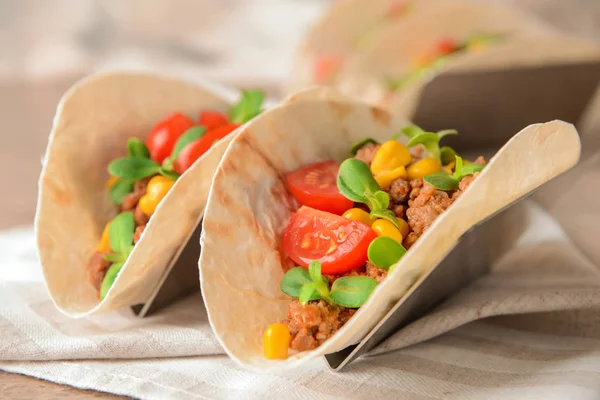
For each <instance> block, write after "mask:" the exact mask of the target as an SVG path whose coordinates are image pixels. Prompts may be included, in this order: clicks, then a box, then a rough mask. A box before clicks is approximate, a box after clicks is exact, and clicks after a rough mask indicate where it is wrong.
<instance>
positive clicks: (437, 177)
mask: <svg viewBox="0 0 600 400" xmlns="http://www.w3.org/2000/svg"><path fill="white" fill-rule="evenodd" d="M455 159H456V166H455V167H454V173H453V174H452V175H450V174H448V173H446V172H436V173H434V174H431V175H427V176H426V177H424V178H423V180H424V181H425V182H427V183H429V184H430V185H431V186H433V187H434V188H436V189H440V190H445V191H449V190H453V189H454V188H456V187H457V186H458V184H459V183H460V181H461V179H462V178H464V177H465V176H469V175H473V174H474V173H476V172H479V171H481V170H482V169H483V168H484V166H483V165H479V164H475V163H472V162H466V163H463V159H462V158H461V157H460V156H458V155H457V156H455Z"/></svg>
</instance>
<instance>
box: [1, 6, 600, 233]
mask: <svg viewBox="0 0 600 400" xmlns="http://www.w3.org/2000/svg"><path fill="white" fill-rule="evenodd" d="M480 1H482V2H483V1H487V2H500V3H510V4H514V5H517V6H519V7H522V8H524V9H526V10H528V11H530V12H532V13H534V14H537V15H539V16H540V17H542V18H543V19H545V20H547V21H549V22H550V23H552V24H553V25H555V26H556V27H558V28H561V29H563V30H565V31H568V32H571V33H574V34H576V35H579V36H582V37H586V38H588V39H592V40H596V41H599V42H600V0H569V1H565V0H480ZM330 2H331V1H330V0H170V1H149V0H129V1H123V0H0V127H1V128H2V132H1V134H0V151H1V152H2V153H1V157H0V160H1V161H0V163H1V164H0V181H2V182H3V183H4V190H3V196H0V210H2V211H1V213H0V228H8V227H13V226H17V225H23V224H30V223H31V221H32V219H33V215H34V212H35V201H36V199H35V196H36V190H37V189H36V184H37V182H36V180H37V177H38V174H39V171H40V168H41V164H40V159H41V156H42V154H43V151H44V147H45V145H46V139H47V135H48V132H49V130H50V127H51V123H52V117H53V115H54V111H55V108H56V104H57V102H58V100H59V99H60V97H61V95H62V93H63V92H64V91H65V90H66V89H67V88H68V87H69V86H70V85H71V84H72V83H73V82H75V81H76V80H78V79H80V78H81V77H83V76H85V75H87V74H89V73H92V72H97V71H102V70H108V69H128V70H132V69H138V70H153V71H159V72H162V73H166V74H171V75H179V76H182V77H185V78H187V79H194V78H195V77H202V78H209V79H214V80H216V81H218V82H220V83H222V84H225V85H230V86H233V87H244V86H245V87H248V86H252V87H261V88H263V89H265V90H266V91H267V92H268V93H269V95H270V96H271V97H272V98H274V99H276V98H277V97H278V96H279V95H280V92H279V87H280V85H281V83H282V81H283V80H284V79H286V77H287V76H288V71H289V70H290V65H291V62H292V60H291V55H292V53H293V50H294V45H295V44H296V43H297V42H298V40H299V39H300V38H301V36H302V34H303V33H304V32H305V31H306V29H307V27H308V26H309V24H310V23H311V22H312V21H314V19H315V18H317V17H318V16H319V15H320V13H321V12H322V11H323V10H324V9H325V8H326V7H327V6H328V4H329V3H330Z"/></svg>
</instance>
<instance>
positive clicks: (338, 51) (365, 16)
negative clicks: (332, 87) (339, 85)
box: [288, 0, 449, 92]
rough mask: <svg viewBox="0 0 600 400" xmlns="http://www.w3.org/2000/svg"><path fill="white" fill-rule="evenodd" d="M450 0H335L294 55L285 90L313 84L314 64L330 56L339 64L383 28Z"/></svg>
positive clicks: (366, 45)
mask: <svg viewBox="0 0 600 400" xmlns="http://www.w3.org/2000/svg"><path fill="white" fill-rule="evenodd" d="M444 1H449V0H336V1H334V2H332V4H331V6H329V7H328V8H327V9H326V10H325V12H324V13H323V14H322V16H321V17H320V18H319V19H318V20H317V21H316V22H315V23H314V25H313V26H312V27H311V29H310V30H309V32H308V33H307V35H306V36H305V37H304V38H303V39H302V42H301V43H300V44H299V45H298V47H297V49H296V52H295V54H294V61H295V62H294V63H293V66H292V79H291V81H290V82H289V83H288V90H289V91H290V92H296V91H297V90H300V89H304V88H306V87H308V86H311V85H313V84H315V83H320V84H330V83H333V81H334V80H335V75H334V76H332V78H333V79H332V80H331V81H329V82H315V79H314V68H315V65H316V63H317V62H318V61H319V60H320V59H322V58H327V57H332V58H334V59H336V60H338V62H339V63H340V65H339V66H340V67H341V64H343V63H344V62H345V60H347V59H348V58H349V57H351V56H352V55H353V54H355V53H356V52H357V51H360V50H362V49H363V48H365V47H368V46H369V45H370V44H371V43H372V42H376V41H377V39H378V37H379V34H380V33H381V32H382V31H385V29H384V28H385V27H387V26H388V25H390V24H394V23H396V22H397V21H401V20H403V19H404V18H408V17H410V16H412V15H414V14H417V13H419V12H420V11H421V10H422V9H427V8H428V7H432V6H434V5H435V4H438V3H443V2H444Z"/></svg>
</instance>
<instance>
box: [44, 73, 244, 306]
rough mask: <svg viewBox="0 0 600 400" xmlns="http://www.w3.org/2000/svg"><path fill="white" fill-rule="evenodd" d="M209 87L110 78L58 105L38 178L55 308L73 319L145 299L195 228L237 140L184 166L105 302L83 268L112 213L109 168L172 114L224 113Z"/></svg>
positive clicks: (86, 85)
mask: <svg viewBox="0 0 600 400" xmlns="http://www.w3.org/2000/svg"><path fill="white" fill-rule="evenodd" d="M215 92H216V90H215V89H211V90H209V89H207V86H206V85H202V86H199V85H195V84H191V83H186V82H182V81H179V80H175V79H169V78H165V77H160V76H155V75H146V74H135V73H109V74H103V75H97V76H93V77H91V78H88V79H85V80H83V81H81V82H79V83H77V84H76V85H75V86H73V87H72V88H71V89H70V90H69V91H68V92H67V93H66V94H65V95H64V97H63V98H62V100H61V101H60V103H59V106H58V110H57V114H56V117H55V118H54V125H53V127H52V131H51V133H50V138H49V143H48V148H47V150H46V155H45V157H44V165H43V169H42V173H41V176H40V181H39V198H38V206H37V213H36V219H35V230H36V235H37V244H38V250H39V256H40V260H41V264H42V269H43V273H44V278H45V281H46V285H47V287H48V291H49V292H50V296H51V297H52V300H53V301H54V304H55V305H56V306H57V307H58V308H59V309H60V310H61V311H62V312H64V313H65V314H67V315H69V316H71V317H83V316H85V315H89V314H93V313H97V312H101V311H109V310H114V309H118V308H122V307H126V306H130V305H134V304H140V303H144V302H145V301H146V300H147V299H148V298H149V296H150V294H151V293H152V292H153V291H154V290H155V289H156V286H157V284H158V282H159V281H160V279H161V277H162V276H163V274H164V273H165V270H166V268H167V266H168V265H169V263H170V262H171V260H172V259H173V258H174V257H176V255H177V254H178V253H179V251H180V250H181V249H182V247H183V245H184V244H185V242H186V241H187V238H188V237H189V236H190V235H191V234H192V233H193V231H194V228H195V227H196V225H197V224H198V222H199V220H200V218H201V216H202V213H203V211H204V206H205V204H206V199H207V196H208V189H209V186H210V183H211V178H212V175H213V173H214V171H215V168H216V167H217V165H218V162H219V160H220V158H221V156H222V154H223V152H224V151H225V149H226V147H227V144H228V142H229V141H230V140H231V137H233V135H234V134H231V135H229V136H228V137H227V138H225V139H223V140H221V141H220V142H219V143H218V144H217V145H215V146H214V147H213V149H211V150H210V151H209V152H207V153H206V154H205V155H204V156H202V157H201V158H200V159H199V160H198V161H197V162H196V163H195V164H194V166H193V167H191V168H190V169H188V170H187V171H186V172H185V173H184V174H183V175H182V176H181V177H180V178H179V179H178V180H177V181H176V182H175V185H174V186H173V187H172V188H171V190H170V191H169V193H168V194H167V195H166V196H165V197H164V199H163V200H162V201H161V203H160V205H159V206H158V208H157V209H156V211H155V213H154V214H153V215H152V218H151V219H150V222H149V223H148V225H147V228H146V229H145V230H144V233H143V234H142V236H141V238H140V240H139V241H138V242H137V244H136V245H135V246H134V249H133V251H132V253H131V254H130V256H129V257H128V259H127V262H126V263H125V265H124V267H123V268H122V269H121V272H120V273H119V276H118V278H117V279H116V280H115V282H114V284H113V285H112V287H111V289H110V291H109V292H108V294H107V295H106V297H105V298H104V300H102V301H99V300H98V292H97V290H96V289H95V288H94V287H93V286H92V284H91V283H90V282H89V271H88V269H87V268H86V264H87V263H88V260H89V258H90V256H91V255H92V254H93V253H94V251H95V249H96V246H97V245H98V243H99V241H100V236H101V234H102V231H103V228H104V226H105V224H106V222H107V221H109V220H110V219H112V218H113V217H114V216H115V215H116V214H117V213H118V210H117V207H116V206H115V205H114V204H112V203H111V202H110V199H109V190H108V189H107V188H106V181H107V179H108V178H109V175H108V172H107V166H108V164H109V162H110V161H111V160H113V159H115V158H117V157H120V156H123V155H125V153H126V148H127V147H126V146H127V139H128V138H130V137H137V138H139V139H141V140H145V138H146V136H147V135H148V133H149V132H150V130H151V129H152V127H153V126H154V125H155V124H156V123H157V121H159V120H160V119H161V118H164V117H166V116H167V115H169V114H171V113H173V112H182V113H184V114H188V115H190V116H197V115H198V113H199V112H200V111H201V110H202V109H207V108H208V109H215V110H221V111H226V110H227V109H228V107H229V106H230V104H229V103H228V102H227V101H225V100H224V99H223V96H220V95H217V94H215Z"/></svg>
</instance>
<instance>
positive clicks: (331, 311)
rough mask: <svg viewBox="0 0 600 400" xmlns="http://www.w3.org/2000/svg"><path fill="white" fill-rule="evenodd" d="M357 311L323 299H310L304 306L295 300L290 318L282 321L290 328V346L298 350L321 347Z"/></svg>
mask: <svg viewBox="0 0 600 400" xmlns="http://www.w3.org/2000/svg"><path fill="white" fill-rule="evenodd" d="M355 312H356V310H352V309H348V308H344V307H335V306H331V305H329V304H328V303H327V302H325V301H323V300H317V301H310V302H308V304H306V305H305V306H303V305H302V304H300V302H299V301H298V300H293V301H292V303H291V304H290V307H289V309H288V318H287V319H286V320H284V321H282V322H283V323H284V324H286V325H287V326H288V328H290V333H291V334H292V341H291V343H290V347H291V348H292V349H295V350H298V351H306V350H312V349H316V348H317V347H319V346H320V345H321V344H322V343H323V342H325V341H326V340H327V339H328V338H330V337H331V336H333V334H334V333H335V332H337V331H338V330H339V329H340V328H341V327H342V326H343V325H344V324H345V323H346V322H347V321H348V320H349V319H350V317H351V316H352V315H353V314H354V313H355Z"/></svg>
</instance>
